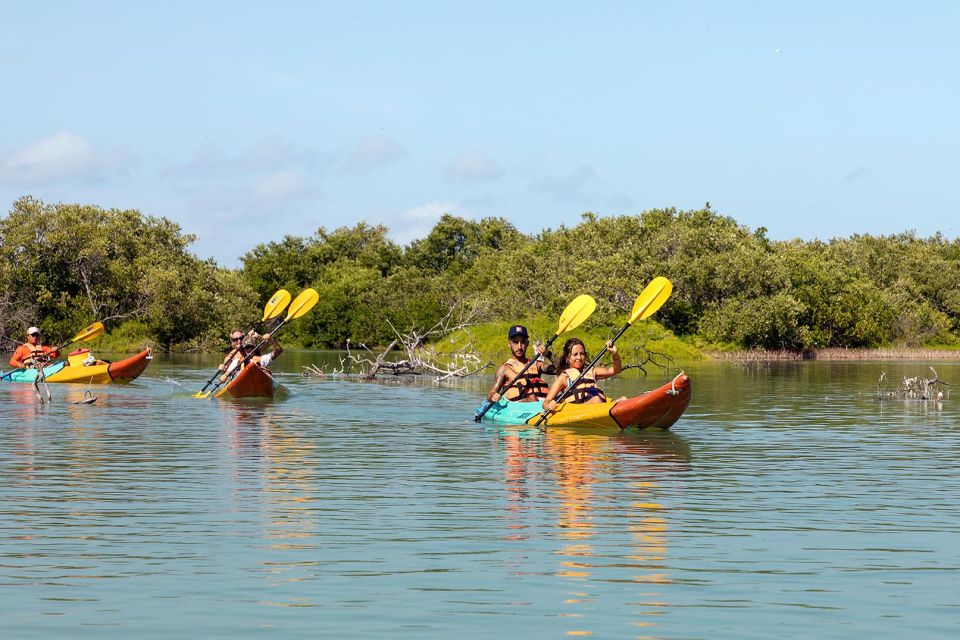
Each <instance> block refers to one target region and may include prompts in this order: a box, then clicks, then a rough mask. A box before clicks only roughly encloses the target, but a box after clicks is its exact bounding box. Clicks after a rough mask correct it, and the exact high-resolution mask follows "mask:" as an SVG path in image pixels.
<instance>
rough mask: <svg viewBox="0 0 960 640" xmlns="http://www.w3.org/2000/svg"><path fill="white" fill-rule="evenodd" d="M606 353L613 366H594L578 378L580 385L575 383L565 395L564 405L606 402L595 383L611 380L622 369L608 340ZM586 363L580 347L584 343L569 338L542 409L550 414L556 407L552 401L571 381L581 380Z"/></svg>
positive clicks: (578, 339) (583, 349)
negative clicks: (565, 403) (610, 358)
mask: <svg viewBox="0 0 960 640" xmlns="http://www.w3.org/2000/svg"><path fill="white" fill-rule="evenodd" d="M607 350H608V351H609V352H610V355H611V356H612V357H613V366H612V367H594V368H593V369H592V370H591V371H587V373H586V375H584V376H583V377H582V378H580V382H578V383H577V388H576V389H573V390H571V391H570V392H569V393H568V394H567V396H566V401H567V402H574V403H593V402H606V401H607V396H606V395H605V394H604V393H603V389H601V388H600V387H599V386H598V385H597V381H598V380H603V379H605V378H612V377H613V376H615V375H617V374H618V373H620V372H621V371H622V370H623V366H622V365H621V364H620V354H619V353H618V352H617V347H616V345H614V344H613V342H612V341H610V340H608V341H607ZM587 360H588V356H587V350H586V347H584V345H583V340H581V339H580V338H570V339H569V340H567V341H566V342H565V343H564V345H563V354H562V355H561V356H560V362H559V364H558V367H557V368H558V369H560V373H559V374H558V375H557V379H556V380H555V381H554V382H553V386H551V387H550V391H548V392H547V396H546V397H545V398H544V399H543V408H544V409H546V410H547V411H553V410H554V409H556V408H557V403H556V402H554V398H556V397H557V396H558V395H560V394H561V393H563V392H564V391H566V390H567V389H568V388H570V385H571V384H573V381H574V380H576V379H577V378H578V377H580V374H581V372H583V367H584V366H586V363H587Z"/></svg>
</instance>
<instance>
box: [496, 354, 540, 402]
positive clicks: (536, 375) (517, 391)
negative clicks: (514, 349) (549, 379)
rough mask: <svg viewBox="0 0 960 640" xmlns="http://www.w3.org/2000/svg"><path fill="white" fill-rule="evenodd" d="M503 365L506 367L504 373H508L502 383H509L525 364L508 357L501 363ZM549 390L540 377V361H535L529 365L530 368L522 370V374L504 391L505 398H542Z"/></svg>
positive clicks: (515, 399)
mask: <svg viewBox="0 0 960 640" xmlns="http://www.w3.org/2000/svg"><path fill="white" fill-rule="evenodd" d="M503 366H504V367H505V368H506V369H507V371H506V372H505V373H508V374H509V375H508V377H507V381H506V382H504V385H507V384H509V383H510V382H511V381H512V380H513V379H514V378H516V377H517V374H518V373H520V370H521V369H523V368H524V367H525V366H526V365H525V364H523V363H522V362H520V361H519V360H517V359H516V358H510V359H509V360H507V361H506V362H504V363H503ZM549 390H550V387H548V386H547V383H546V382H544V380H543V378H541V377H540V363H539V362H538V363H535V364H532V365H530V368H529V369H527V370H526V371H524V372H523V375H522V376H520V377H519V378H517V381H516V383H514V385H513V386H512V387H510V388H509V389H507V392H506V398H507V400H514V401H517V400H527V399H532V400H535V401H536V400H542V399H543V398H546V397H547V392H548V391H549Z"/></svg>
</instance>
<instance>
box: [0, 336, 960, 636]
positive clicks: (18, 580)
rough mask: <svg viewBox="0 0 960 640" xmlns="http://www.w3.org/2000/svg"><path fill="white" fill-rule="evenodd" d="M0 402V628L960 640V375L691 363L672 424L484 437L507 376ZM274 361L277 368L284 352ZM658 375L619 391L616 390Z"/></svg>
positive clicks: (166, 373)
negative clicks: (228, 397)
mask: <svg viewBox="0 0 960 640" xmlns="http://www.w3.org/2000/svg"><path fill="white" fill-rule="evenodd" d="M324 357H325V355H324V354H316V353H288V354H285V355H284V358H281V360H280V361H279V362H278V363H277V368H278V370H279V371H280V377H281V379H282V381H283V383H284V384H285V385H286V386H287V387H288V388H289V389H290V396H289V397H288V398H286V399H284V400H282V401H274V402H262V401H261V402H255V401H254V402H224V401H218V400H197V399H193V398H191V397H190V394H191V393H192V392H193V391H196V390H197V389H198V388H199V387H201V386H202V385H203V382H204V381H205V380H206V378H207V376H208V375H209V373H210V371H211V367H212V366H213V365H214V364H215V360H213V359H202V358H186V357H180V358H175V359H170V358H166V359H164V358H160V357H158V358H157V360H156V361H154V363H153V364H152V365H151V366H150V368H149V369H148V370H147V372H146V373H145V375H144V377H143V378H141V379H140V380H138V381H137V382H135V383H134V384H132V385H129V386H115V387H114V386H101V387H97V388H95V389H94V392H95V393H96V395H97V396H98V401H97V402H96V404H94V405H89V406H79V405H73V404H68V402H71V401H76V400H79V399H81V397H82V394H83V391H84V387H74V386H72V385H50V388H51V391H52V393H53V394H54V396H55V400H56V401H57V402H56V404H54V405H53V406H40V405H38V404H37V403H36V401H35V399H34V397H33V392H32V388H31V387H30V386H28V385H13V384H4V385H3V386H0V412H2V413H0V415H2V416H3V417H2V418H0V471H2V484H0V637H3V638H54V637H72V638H129V637H146V638H149V637H155V638H170V637H204V638H260V637H277V638H307V637H310V638H314V637H337V638H344V637H346V638H350V637H356V638H370V637H377V636H389V637H409V638H425V637H427V638H451V637H457V638H464V637H469V638H488V637H493V636H495V635H497V634H503V635H505V634H509V635H510V636H517V635H520V634H522V635H523V636H524V637H531V638H558V637H565V636H568V635H578V636H579V635H593V636H595V637H603V638H708V637H709V638H718V637H729V638H733V637H738V638H740V637H748V638H751V637H752V638H769V637H771V636H774V635H776V636H779V637H794V638H796V637H804V638H806V637H815V636H822V637H834V638H836V637H849V638H853V637H863V636H865V635H867V634H869V635H872V636H880V637H901V636H904V635H906V634H908V633H909V634H911V635H913V636H914V637H944V638H946V637H956V636H957V635H958V634H960V535H958V534H960V480H958V472H957V468H958V466H960V423H958V411H957V405H958V403H960V366H957V364H956V363H953V364H950V363H946V364H944V363H941V364H939V365H937V369H938V371H939V373H940V375H941V378H943V379H944V380H946V381H947V382H950V383H953V386H952V387H951V388H952V389H958V390H957V393H956V394H954V395H953V397H951V398H948V399H947V400H946V401H944V402H942V403H941V404H936V403H932V402H927V403H924V402H919V401H911V402H903V401H885V402H883V403H880V402H878V401H876V400H875V399H874V398H873V397H872V394H873V393H874V392H875V390H876V381H877V379H878V377H879V375H880V372H881V371H886V372H887V376H888V378H892V379H894V380H898V379H899V378H900V377H901V376H902V375H918V374H927V372H928V371H927V368H926V365H925V364H922V363H893V364H890V363H888V364H878V363H869V364H828V363H798V364H781V365H775V366H773V367H771V368H752V369H745V368H740V367H736V366H732V365H726V364H716V363H713V364H698V365H695V366H693V367H688V369H687V371H688V372H689V373H690V374H691V377H692V381H693V401H692V403H691V406H690V409H689V410H688V412H687V414H686V415H685V416H684V417H683V418H682V419H681V420H680V422H678V423H677V424H676V425H675V426H674V428H673V429H672V430H671V431H670V432H665V433H664V432H656V433H650V432H636V433H626V434H623V435H619V436H616V437H609V436H600V435H596V434H587V435H571V434H568V433H560V432H550V431H548V432H547V433H545V434H540V433H538V432H537V431H533V430H522V429H511V428H492V427H489V426H482V425H477V424H475V423H473V422H472V421H471V420H470V416H471V414H472V411H473V408H474V406H475V405H476V404H477V402H478V399H479V397H480V395H481V394H482V392H483V391H485V389H486V387H487V385H488V384H489V379H482V380H475V381H468V382H460V383H457V384H456V385H455V386H452V387H440V388H438V387H436V386H433V385H432V384H429V383H424V384H419V385H409V384H407V385H393V384H364V383H357V382H349V381H342V380H340V381H319V380H308V379H303V378H301V377H299V376H298V375H297V371H298V370H299V366H300V365H301V364H305V363H308V362H318V361H320V360H321V359H322V358H324ZM284 361H285V362H284ZM661 383H662V376H655V377H651V378H649V379H646V380H642V379H639V380H638V379H632V380H618V381H613V382H611V383H610V384H608V385H605V386H607V387H609V390H610V391H611V392H612V393H615V394H620V393H623V394H632V393H636V392H637V391H639V390H641V389H646V388H650V387H652V386H654V385H659V384H661Z"/></svg>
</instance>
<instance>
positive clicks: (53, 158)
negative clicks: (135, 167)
mask: <svg viewBox="0 0 960 640" xmlns="http://www.w3.org/2000/svg"><path fill="white" fill-rule="evenodd" d="M134 162H135V158H134V157H133V155H132V154H130V153H129V152H126V151H120V150H114V151H103V150H99V149H97V148H96V147H94V145H93V144H91V143H90V142H89V141H88V140H87V139H85V138H83V137H81V136H78V135H76V134H75V133H70V132H69V131H60V132H58V133H55V134H53V135H52V136H49V137H47V138H44V139H43V140H39V141H37V142H34V143H32V144H29V145H27V146H26V147H24V148H23V149H20V150H18V151H12V152H9V153H6V154H3V155H2V156H0V182H3V183H5V184H16V185H18V186H19V185H25V186H35V185H47V184H51V183H55V182H59V181H62V180H83V181H100V180H104V179H107V178H109V177H111V176H117V175H126V173H127V169H128V168H129V167H130V166H131V165H132V164H134Z"/></svg>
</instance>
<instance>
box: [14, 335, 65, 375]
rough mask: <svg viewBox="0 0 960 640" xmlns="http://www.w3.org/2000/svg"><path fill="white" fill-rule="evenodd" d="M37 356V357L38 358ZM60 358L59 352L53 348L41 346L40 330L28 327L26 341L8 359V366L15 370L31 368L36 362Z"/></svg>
mask: <svg viewBox="0 0 960 640" xmlns="http://www.w3.org/2000/svg"><path fill="white" fill-rule="evenodd" d="M38 354H39V357H38ZM58 357H60V352H59V351H57V350H56V349H54V348H53V347H48V346H47V345H45V344H42V341H41V338H40V329H38V328H36V327H30V328H29V329H27V341H26V342H25V343H24V344H22V345H20V346H19V347H17V350H16V351H14V352H13V357H12V358H10V366H11V367H14V368H16V369H21V368H23V367H32V366H34V365H35V364H36V361H37V360H41V361H44V362H45V361H46V360H53V359H54V358H58Z"/></svg>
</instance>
